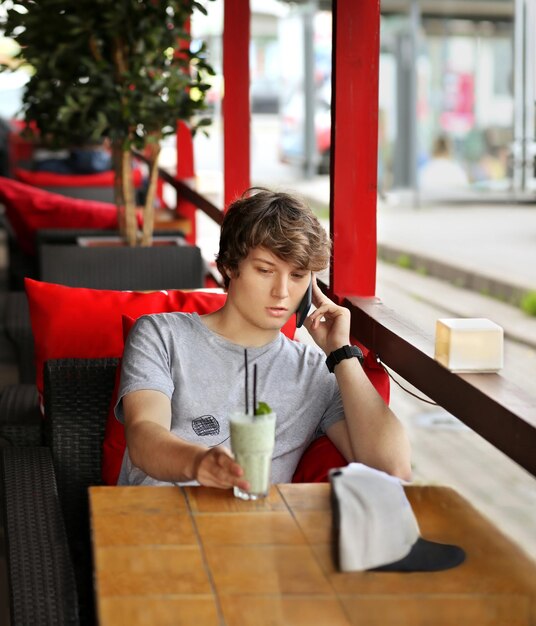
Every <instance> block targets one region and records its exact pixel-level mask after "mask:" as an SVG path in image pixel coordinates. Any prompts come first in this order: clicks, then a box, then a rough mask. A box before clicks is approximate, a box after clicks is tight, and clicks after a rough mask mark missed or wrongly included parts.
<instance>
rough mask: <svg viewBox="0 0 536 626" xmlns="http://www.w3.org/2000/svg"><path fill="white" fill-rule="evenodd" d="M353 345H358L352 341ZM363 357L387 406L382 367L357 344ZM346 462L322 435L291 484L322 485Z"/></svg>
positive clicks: (388, 386) (385, 373) (385, 383)
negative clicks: (332, 470) (331, 472)
mask: <svg viewBox="0 0 536 626" xmlns="http://www.w3.org/2000/svg"><path fill="white" fill-rule="evenodd" d="M354 343H359V342H357V341H354ZM359 346H360V347H361V349H362V350H363V354H364V355H365V360H364V362H363V369H364V370H365V374H366V375H367V376H368V378H369V380H370V382H371V383H372V384H373V385H374V387H375V388H376V391H377V392H378V393H379V394H380V396H381V397H382V398H383V399H384V401H385V402H386V404H389V396H390V385H389V376H388V374H387V372H386V371H385V369H384V368H383V366H382V365H381V364H380V363H378V362H377V360H376V356H375V355H374V354H373V353H372V352H370V350H367V348H365V347H364V346H362V345H361V344H359ZM345 465H348V461H347V460H346V459H345V458H344V457H343V455H342V454H341V453H340V452H339V451H338V450H337V448H336V447H335V445H334V444H333V443H331V441H330V439H329V438H328V437H327V436H326V435H324V436H322V437H319V438H318V439H316V440H315V441H313V443H311V444H310V445H309V447H308V448H307V449H306V450H305V452H304V453H303V455H302V457H301V459H300V462H299V463H298V466H297V467H296V471H295V472H294V476H293V477H292V482H293V483H324V482H327V481H328V480H329V479H328V472H329V470H330V469H332V468H334V467H344V466H345Z"/></svg>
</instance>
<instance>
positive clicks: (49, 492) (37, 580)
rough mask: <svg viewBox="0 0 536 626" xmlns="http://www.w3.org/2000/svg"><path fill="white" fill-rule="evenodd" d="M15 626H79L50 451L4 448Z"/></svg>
mask: <svg viewBox="0 0 536 626" xmlns="http://www.w3.org/2000/svg"><path fill="white" fill-rule="evenodd" d="M1 458H2V486H3V493H2V495H3V498H4V504H5V506H3V507H2V508H3V509H4V518H5V532H6V541H7V557H8V571H9V585H10V604H11V625H12V626H41V625H43V626H53V625H56V624H57V625H63V624H64V625H73V626H74V625H76V624H78V623H79V621H78V606H77V593H76V586H75V578H74V572H73V568H72V563H71V559H70V555H69V550H68V545H67V541H66V535H65V528H64V525H63V518H62V514H61V509H60V505H59V500H58V495H57V492H56V483H55V479H54V469H53V466H52V460H51V457H50V451H49V450H48V449H46V448H3V449H2V450H1Z"/></svg>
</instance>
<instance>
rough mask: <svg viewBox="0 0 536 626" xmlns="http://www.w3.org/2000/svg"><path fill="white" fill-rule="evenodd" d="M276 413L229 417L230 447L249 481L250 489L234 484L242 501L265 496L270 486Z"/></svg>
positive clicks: (235, 490)
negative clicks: (239, 487)
mask: <svg viewBox="0 0 536 626" xmlns="http://www.w3.org/2000/svg"><path fill="white" fill-rule="evenodd" d="M275 420H276V415H275V413H273V412H272V413H266V414H263V415H254V416H253V415H245V414H244V413H235V414H233V415H232V416H231V419H230V426H231V448H232V450H233V454H234V456H235V459H236V461H237V463H238V464H239V465H240V466H241V467H242V469H243V470H244V478H245V479H246V480H247V481H248V482H249V484H250V490H249V492H247V491H243V490H242V489H238V488H237V487H235V489H234V495H235V496H236V497H237V498H242V499H243V500H257V499H259V498H264V497H265V496H266V495H267V494H268V491H269V489H270V470H271V465H272V454H273V451H274V440H275Z"/></svg>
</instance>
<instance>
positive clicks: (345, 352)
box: [326, 346, 364, 374]
mask: <svg viewBox="0 0 536 626" xmlns="http://www.w3.org/2000/svg"><path fill="white" fill-rule="evenodd" d="M354 357H355V358H356V359H357V360H358V361H359V362H360V363H361V365H363V361H364V357H363V352H362V350H361V348H358V347H357V346H343V347H342V348H338V349H337V350H333V352H332V353H331V354H330V355H329V356H328V358H327V359H326V365H327V368H328V370H329V371H330V372H331V373H332V374H333V371H334V370H335V366H336V365H338V364H339V363H340V362H341V361H344V360H345V359H352V358H354Z"/></svg>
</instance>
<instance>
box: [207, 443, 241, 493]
mask: <svg viewBox="0 0 536 626" xmlns="http://www.w3.org/2000/svg"><path fill="white" fill-rule="evenodd" d="M243 475H244V470H243V469H242V468H241V467H240V465H239V464H238V463H237V462H236V461H235V460H234V458H233V455H232V454H231V452H230V451H229V450H228V449H227V448H224V447H223V446H216V447H215V448H209V449H208V450H203V451H201V452H200V454H199V459H198V461H197V465H196V470H195V479H196V480H197V481H198V482H199V484H200V485H204V486H205V487H219V488H220V489H229V488H231V487H239V488H240V489H244V490H245V491H248V490H249V483H248V481H247V480H244V479H243V478H242V476H243Z"/></svg>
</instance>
